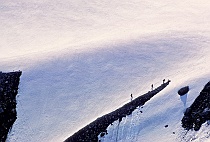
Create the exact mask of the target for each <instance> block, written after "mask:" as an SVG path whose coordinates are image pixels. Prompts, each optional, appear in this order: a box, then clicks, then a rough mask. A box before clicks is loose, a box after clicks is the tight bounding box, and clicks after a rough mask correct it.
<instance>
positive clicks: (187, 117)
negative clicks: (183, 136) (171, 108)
mask: <svg viewBox="0 0 210 142" xmlns="http://www.w3.org/2000/svg"><path fill="white" fill-rule="evenodd" d="M208 120H210V81H209V82H208V83H207V84H206V85H205V87H204V89H203V90H202V91H201V92H200V95H199V96H198V97H197V98H196V99H195V101H194V102H193V104H192V105H191V106H190V107H189V108H187V109H186V111H185V113H184V117H183V118H182V127H183V128H185V129H186V130H190V129H194V130H195V131H198V130H199V129H200V127H201V125H202V124H203V123H205V122H206V121H208Z"/></svg>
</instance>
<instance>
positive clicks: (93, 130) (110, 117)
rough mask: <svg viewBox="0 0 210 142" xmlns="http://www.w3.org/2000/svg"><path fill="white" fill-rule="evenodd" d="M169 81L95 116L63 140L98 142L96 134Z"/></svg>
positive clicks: (120, 118)
mask: <svg viewBox="0 0 210 142" xmlns="http://www.w3.org/2000/svg"><path fill="white" fill-rule="evenodd" d="M169 82H170V80H169V81H168V82H166V83H164V84H162V85H161V86H159V87H158V88H156V89H154V90H153V91H150V92H148V93H146V94H144V95H142V96H139V97H138V98H136V99H134V100H132V101H131V102H129V103H127V104H125V105H124V106H122V107H121V108H118V109H117V110H115V111H113V112H111V113H108V114H106V115H104V116H102V117H99V118H97V119H96V120H95V121H93V122H92V123H90V124H89V125H87V126H85V127H84V128H82V129H81V130H79V131H78V132H76V133H74V134H73V135H72V136H70V137H69V138H68V139H66V140H65V141H64V142H82V141H85V142H98V136H99V135H100V134H101V133H102V132H105V133H107V130H106V129H107V127H108V126H109V125H112V123H113V122H114V121H116V120H119V123H120V122H121V120H122V118H123V117H126V116H127V115H130V114H131V113H132V112H133V111H134V110H135V109H136V108H137V107H140V106H142V105H144V104H145V103H146V102H147V101H148V100H150V99H151V98H152V97H153V96H154V95H156V94H157V93H158V92H160V91H161V90H163V89H164V88H165V87H166V86H167V85H168V84H169Z"/></svg>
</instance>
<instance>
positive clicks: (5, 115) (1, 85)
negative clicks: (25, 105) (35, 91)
mask: <svg viewBox="0 0 210 142" xmlns="http://www.w3.org/2000/svg"><path fill="white" fill-rule="evenodd" d="M21 74H22V72H21V71H18V72H10V73H2V72H0V142H5V141H6V138H7V134H8V132H9V130H10V129H11V128H12V125H13V123H14V122H15V120H16V118H17V112H16V95H17V93H18V85H19V81H20V76H21Z"/></svg>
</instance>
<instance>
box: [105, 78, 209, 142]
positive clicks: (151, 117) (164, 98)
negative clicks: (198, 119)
mask: <svg viewBox="0 0 210 142" xmlns="http://www.w3.org/2000/svg"><path fill="white" fill-rule="evenodd" d="M209 77H210V76H209V75H208V76H205V78H197V79H193V80H189V81H188V82H186V83H184V84H174V83H173V82H171V84H172V85H174V86H176V87H175V88H174V87H169V88H168V89H167V90H166V91H163V92H161V93H160V94H159V96H158V95H157V96H155V97H154V98H153V99H151V101H149V102H148V103H146V104H145V105H144V106H143V107H140V108H138V109H136V110H135V111H134V112H133V113H132V114H131V115H130V116H128V117H126V118H124V119H123V120H122V122H120V123H119V121H116V122H114V123H113V125H110V126H109V127H108V135H106V136H105V137H103V138H102V142H110V141H113V142H114V141H118V142H125V141H130V142H139V141H141V142H148V141H153V142H159V141H163V142H169V141H170V142H177V141H179V142H181V141H183V142H188V141H196V142H208V141H210V139H209V137H210V134H209V132H210V126H209V125H208V124H207V123H205V124H203V126H202V128H201V129H200V130H199V131H198V132H195V131H191V130H190V131H188V132H187V131H185V130H184V129H183V128H182V127H181V119H182V118H183V112H184V110H185V108H186V107H185V106H184V103H183V102H182V101H181V99H180V96H179V95H178V94H177V90H178V88H177V87H179V85H189V86H191V87H190V92H189V93H188V94H187V96H188V98H187V100H186V102H187V107H189V106H190V105H191V104H192V102H193V101H194V99H195V98H196V97H197V96H198V95H199V91H198V90H201V89H202V88H203V86H204V85H205V84H206V82H208V81H209ZM180 87H181V86H180ZM140 111H142V113H141V112H140Z"/></svg>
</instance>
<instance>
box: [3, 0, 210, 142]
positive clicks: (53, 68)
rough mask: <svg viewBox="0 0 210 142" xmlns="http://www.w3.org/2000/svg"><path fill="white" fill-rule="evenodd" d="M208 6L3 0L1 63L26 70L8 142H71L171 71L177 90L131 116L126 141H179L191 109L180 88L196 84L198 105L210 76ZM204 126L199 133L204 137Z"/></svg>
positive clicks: (160, 0)
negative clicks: (69, 140)
mask: <svg viewBox="0 0 210 142" xmlns="http://www.w3.org/2000/svg"><path fill="white" fill-rule="evenodd" d="M209 7H210V2H209V1H207V0H201V1H199V2H198V1H195V0H191V1H189V0H186V1H180V2H177V1H169V0H158V1H155V2H154V1H145V0H142V1H137V0H130V1H129V2H128V1H125V0H115V1H107V0H106V1H104V0H99V1H96V0H77V1H67V0H63V1H58V0H51V1H50V0H30V1H27V0H19V1H18V2H16V1H12V0H2V1H1V5H0V21H1V22H0V27H1V28H0V49H1V52H0V59H1V61H0V69H1V70H2V71H12V70H22V71H23V74H22V77H21V83H20V86H19V88H20V89H19V95H18V97H17V101H18V102H17V112H18V119H17V120H16V122H15V124H14V126H13V129H12V131H11V133H10V134H9V138H8V140H7V141H8V142H29V141H31V142H37V141H42V142H58V141H63V140H65V139H66V138H67V137H69V136H70V135H71V134H73V133H74V132H76V131H77V130H79V129H80V128H82V127H84V126H85V125H86V124H88V123H90V122H91V121H93V120H95V119H96V118H97V117H99V116H102V115H103V114H106V113H108V112H110V111H112V110H115V109H116V108H118V107H119V106H122V105H123V104H125V103H126V102H128V101H130V94H131V93H132V94H133V97H134V98H135V97H137V96H138V95H140V94H143V93H145V92H147V91H148V90H150V86H151V84H154V87H156V86H158V85H159V84H160V83H161V82H162V80H163V79H164V78H165V79H170V80H171V81H172V82H171V84H170V85H169V87H167V89H166V90H164V91H163V92H161V93H160V94H159V95H157V96H156V97H154V98H153V99H152V100H151V101H149V102H148V103H147V104H146V105H145V107H144V108H143V114H138V110H137V111H136V112H134V113H133V114H132V116H129V118H125V119H123V122H121V124H120V125H119V128H120V129H119V134H121V135H119V139H122V138H123V139H124V140H127V141H129V140H128V139H133V141H138V140H142V141H152V140H156V141H176V140H177V134H179V132H178V130H180V129H181V128H180V119H181V117H182V115H183V110H184V107H183V103H182V102H181V100H180V98H179V96H178V95H177V94H176V92H177V90H178V89H180V87H183V86H185V85H189V86H190V92H189V94H188V97H187V102H186V106H189V105H190V104H191V103H192V102H193V100H194V99H195V98H196V96H197V95H198V94H199V91H201V89H202V88H203V86H204V85H205V83H207V82H208V81H209V76H210V64H209V61H210V56H209V55H210V47H209V41H210V40H209V39H210V33H209V27H210V15H209ZM154 108H155V110H156V111H155V112H154ZM166 114H167V116H166ZM166 124H168V125H169V127H168V128H165V127H164V126H165V125H166ZM116 125H117V124H116ZM116 125H114V126H116ZM114 126H113V127H114ZM126 126H128V127H129V129H126V130H125V129H124V128H126ZM205 127H206V126H204V127H203V128H202V130H201V132H199V133H195V134H194V133H193V132H192V134H191V135H193V137H196V138H197V137H199V138H200V139H203V137H205V135H204V133H205V132H208V127H206V128H205ZM174 129H175V130H176V135H173V134H172V132H173V131H175V130H174ZM109 130H110V132H113V133H115V132H114V131H116V130H113V128H112V127H110V128H109ZM159 130H162V131H159ZM125 131H126V132H127V131H129V132H128V133H127V134H126V135H124V132H125ZM180 133H181V132H180ZM142 134H143V135H142ZM108 136H109V138H110V139H112V135H108ZM189 138H191V137H190V136H189ZM199 138H197V140H198V139H199Z"/></svg>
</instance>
